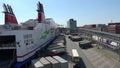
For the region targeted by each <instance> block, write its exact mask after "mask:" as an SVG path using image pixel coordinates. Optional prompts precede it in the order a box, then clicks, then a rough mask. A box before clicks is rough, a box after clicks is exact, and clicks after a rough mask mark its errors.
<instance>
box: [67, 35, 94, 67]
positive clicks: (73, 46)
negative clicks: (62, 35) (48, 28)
mask: <svg viewBox="0 0 120 68" xmlns="http://www.w3.org/2000/svg"><path fill="white" fill-rule="evenodd" d="M72 49H77V51H78V53H79V55H80V57H81V60H80V68H94V67H93V65H92V64H91V62H90V61H89V59H88V58H87V57H86V55H85V54H84V53H83V52H82V49H81V48H80V47H79V45H78V42H73V41H71V40H70V39H69V38H68V37H67V36H66V50H67V53H68V58H67V60H68V61H69V62H70V63H69V68H73V65H74V63H73V62H72V61H71V56H72Z"/></svg>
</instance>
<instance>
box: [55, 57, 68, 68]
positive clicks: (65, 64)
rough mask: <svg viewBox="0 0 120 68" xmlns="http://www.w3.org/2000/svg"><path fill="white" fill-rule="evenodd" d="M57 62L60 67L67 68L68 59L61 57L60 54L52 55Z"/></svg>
mask: <svg viewBox="0 0 120 68" xmlns="http://www.w3.org/2000/svg"><path fill="white" fill-rule="evenodd" d="M53 58H54V59H56V60H57V61H58V62H60V68H68V61H67V60H65V59H63V58H61V57H60V56H53Z"/></svg>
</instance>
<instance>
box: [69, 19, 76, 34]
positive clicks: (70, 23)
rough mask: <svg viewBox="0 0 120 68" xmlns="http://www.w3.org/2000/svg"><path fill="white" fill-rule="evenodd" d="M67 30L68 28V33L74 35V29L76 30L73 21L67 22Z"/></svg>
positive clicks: (74, 21)
mask: <svg viewBox="0 0 120 68" xmlns="http://www.w3.org/2000/svg"><path fill="white" fill-rule="evenodd" d="M67 28H69V29H70V30H69V31H68V32H70V33H74V32H75V29H76V28H77V21H76V20H74V19H69V20H68V21H67Z"/></svg>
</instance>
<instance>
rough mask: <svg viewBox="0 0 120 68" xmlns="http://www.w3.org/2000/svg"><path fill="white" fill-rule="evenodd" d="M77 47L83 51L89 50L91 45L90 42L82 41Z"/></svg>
mask: <svg viewBox="0 0 120 68" xmlns="http://www.w3.org/2000/svg"><path fill="white" fill-rule="evenodd" d="M79 46H80V47H81V48H83V49H85V48H91V47H92V45H91V41H88V40H83V41H80V42H79Z"/></svg>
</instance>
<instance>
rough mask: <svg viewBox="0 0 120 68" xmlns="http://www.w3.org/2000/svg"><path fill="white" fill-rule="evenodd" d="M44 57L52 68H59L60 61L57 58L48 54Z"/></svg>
mask: <svg viewBox="0 0 120 68" xmlns="http://www.w3.org/2000/svg"><path fill="white" fill-rule="evenodd" d="M45 59H47V60H48V61H49V62H50V63H51V64H52V68H60V63H59V62H58V61H57V60H55V59H53V58H52V57H50V56H48V57H45Z"/></svg>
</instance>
